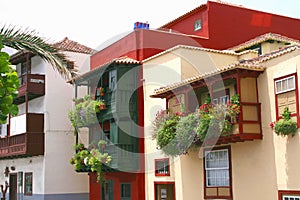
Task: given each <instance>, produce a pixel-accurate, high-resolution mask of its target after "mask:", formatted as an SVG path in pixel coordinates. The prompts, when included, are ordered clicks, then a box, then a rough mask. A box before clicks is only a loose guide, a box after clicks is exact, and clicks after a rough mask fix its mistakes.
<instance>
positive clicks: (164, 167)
mask: <svg viewBox="0 0 300 200" xmlns="http://www.w3.org/2000/svg"><path fill="white" fill-rule="evenodd" d="M155 176H170V160H169V158H163V159H156V160H155Z"/></svg>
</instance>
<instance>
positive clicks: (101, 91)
mask: <svg viewBox="0 0 300 200" xmlns="http://www.w3.org/2000/svg"><path fill="white" fill-rule="evenodd" d="M97 90H98V91H99V95H100V96H102V97H103V96H104V95H105V93H104V92H105V90H104V87H98V88H97Z"/></svg>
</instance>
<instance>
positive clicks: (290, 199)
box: [282, 195, 300, 200]
mask: <svg viewBox="0 0 300 200" xmlns="http://www.w3.org/2000/svg"><path fill="white" fill-rule="evenodd" d="M282 199H283V200H300V196H293V195H283V196H282Z"/></svg>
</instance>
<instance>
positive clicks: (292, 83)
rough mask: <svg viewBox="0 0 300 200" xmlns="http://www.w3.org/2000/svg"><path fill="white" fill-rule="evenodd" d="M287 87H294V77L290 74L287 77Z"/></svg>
mask: <svg viewBox="0 0 300 200" xmlns="http://www.w3.org/2000/svg"><path fill="white" fill-rule="evenodd" d="M287 81H288V89H294V88H295V77H294V76H292V77H290V78H288V80H287Z"/></svg>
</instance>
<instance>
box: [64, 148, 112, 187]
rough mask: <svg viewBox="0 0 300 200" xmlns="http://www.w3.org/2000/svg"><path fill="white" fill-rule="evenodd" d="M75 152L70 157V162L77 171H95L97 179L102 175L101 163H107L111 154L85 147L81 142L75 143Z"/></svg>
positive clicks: (100, 178)
mask: <svg viewBox="0 0 300 200" xmlns="http://www.w3.org/2000/svg"><path fill="white" fill-rule="evenodd" d="M75 150H76V153H75V154H74V155H73V157H72V158H71V159H70V164H72V165H73V166H74V167H75V170H76V171H78V172H96V173H97V180H98V181H100V180H102V179H103V177H102V164H103V163H104V164H109V163H110V161H111V156H110V155H108V153H101V151H100V150H99V148H92V149H87V148H85V147H84V145H83V144H78V145H75Z"/></svg>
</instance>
